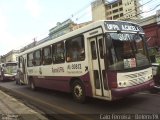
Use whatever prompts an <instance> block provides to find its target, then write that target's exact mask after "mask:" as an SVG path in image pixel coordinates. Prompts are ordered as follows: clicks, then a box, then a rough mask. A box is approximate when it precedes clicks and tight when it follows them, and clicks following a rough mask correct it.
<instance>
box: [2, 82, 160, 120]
mask: <svg viewBox="0 0 160 120" xmlns="http://www.w3.org/2000/svg"><path fill="white" fill-rule="evenodd" d="M0 88H1V89H2V90H5V92H6V93H9V94H11V95H13V96H15V97H16V98H18V99H20V100H22V101H23V102H25V103H26V104H28V105H30V104H31V105H33V106H35V108H36V109H37V110H41V111H43V112H45V113H46V115H48V116H49V117H50V118H52V119H53V118H55V119H58V118H59V119H62V118H61V117H62V116H63V118H64V119H65V120H66V119H67V118H68V119H70V117H75V116H76V118H77V119H79V120H83V119H84V120H85V119H87V120H89V119H93V118H95V119H99V120H100V119H105V120H106V119H109V118H112V117H113V116H112V117H111V116H108V114H112V115H113V114H118V115H119V114H120V115H123V114H134V115H135V114H154V115H158V114H159V113H160V93H158V94H150V93H149V92H141V93H138V94H135V95H131V96H129V97H127V98H124V99H121V100H118V101H113V102H108V101H103V100H97V99H93V98H90V99H89V100H88V102H87V103H85V104H80V103H76V102H75V101H73V99H72V96H71V95H70V94H66V93H62V92H57V91H51V90H46V89H38V90H37V91H32V90H30V88H29V87H27V86H24V85H22V86H19V85H16V84H15V81H14V82H13V81H9V82H0ZM106 115H107V116H106ZM64 116H65V117H64ZM123 117H124V116H123ZM156 117H157V118H156V119H160V118H158V116H156ZM112 119H113V118H112ZM116 119H118V118H116ZM120 119H121V117H120ZM126 119H129V118H126Z"/></svg>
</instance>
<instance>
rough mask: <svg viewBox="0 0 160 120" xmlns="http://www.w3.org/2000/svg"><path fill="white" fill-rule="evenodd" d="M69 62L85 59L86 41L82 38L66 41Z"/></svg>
mask: <svg viewBox="0 0 160 120" xmlns="http://www.w3.org/2000/svg"><path fill="white" fill-rule="evenodd" d="M66 52H67V53H66V54H67V62H76V61H83V60H84V59H85V49H84V39H83V37H82V36H80V37H76V38H73V39H72V40H67V41H66Z"/></svg>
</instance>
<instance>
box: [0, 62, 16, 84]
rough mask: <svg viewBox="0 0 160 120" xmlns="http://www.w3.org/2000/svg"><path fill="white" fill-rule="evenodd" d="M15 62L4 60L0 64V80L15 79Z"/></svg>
mask: <svg viewBox="0 0 160 120" xmlns="http://www.w3.org/2000/svg"><path fill="white" fill-rule="evenodd" d="M17 68H18V66H17V62H6V63H1V64H0V80H1V81H5V80H15V77H16V74H17Z"/></svg>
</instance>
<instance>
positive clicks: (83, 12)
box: [0, 0, 160, 55]
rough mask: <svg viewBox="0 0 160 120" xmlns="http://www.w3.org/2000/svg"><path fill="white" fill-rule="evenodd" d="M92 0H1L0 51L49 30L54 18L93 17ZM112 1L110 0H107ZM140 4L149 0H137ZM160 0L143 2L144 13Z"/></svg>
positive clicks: (21, 44)
mask: <svg viewBox="0 0 160 120" xmlns="http://www.w3.org/2000/svg"><path fill="white" fill-rule="evenodd" d="M91 1H93V0H0V55H4V54H7V53H8V52H9V51H11V50H13V49H15V50H18V49H20V48H22V47H24V46H25V45H27V44H29V43H31V42H33V40H34V38H35V39H36V40H37V41H38V40H41V39H42V38H45V37H47V36H48V34H49V29H51V28H53V27H54V26H55V25H56V23H57V22H63V21H65V20H66V19H68V18H71V19H72V20H73V21H74V22H76V23H82V22H87V21H90V20H91V19H92V17H91V8H90V3H91ZM109 1H112V0H109ZM140 1H141V4H143V3H146V2H147V1H150V0H140ZM158 4H160V0H152V1H151V2H150V3H148V4H146V5H145V6H143V11H145V12H147V13H145V14H144V15H143V16H149V15H152V14H155V10H157V9H160V6H159V7H157V9H155V10H154V11H152V12H148V11H150V10H151V9H153V8H154V7H155V6H156V5H158Z"/></svg>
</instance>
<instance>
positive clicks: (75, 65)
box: [72, 64, 82, 69]
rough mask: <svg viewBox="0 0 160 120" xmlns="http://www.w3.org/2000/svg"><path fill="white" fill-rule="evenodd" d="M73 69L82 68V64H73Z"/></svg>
mask: <svg viewBox="0 0 160 120" xmlns="http://www.w3.org/2000/svg"><path fill="white" fill-rule="evenodd" d="M72 69H82V67H81V64H72Z"/></svg>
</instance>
